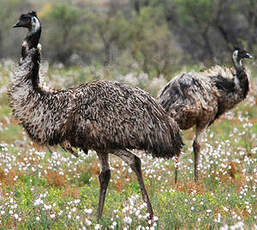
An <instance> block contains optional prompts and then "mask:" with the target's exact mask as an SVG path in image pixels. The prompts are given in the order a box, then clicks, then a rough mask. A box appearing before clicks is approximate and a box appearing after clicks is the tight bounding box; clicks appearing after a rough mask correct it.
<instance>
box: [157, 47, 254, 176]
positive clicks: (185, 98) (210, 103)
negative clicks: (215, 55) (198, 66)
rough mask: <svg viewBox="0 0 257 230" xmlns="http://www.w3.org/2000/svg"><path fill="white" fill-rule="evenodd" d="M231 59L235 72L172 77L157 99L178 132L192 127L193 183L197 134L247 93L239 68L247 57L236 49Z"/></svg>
mask: <svg viewBox="0 0 257 230" xmlns="http://www.w3.org/2000/svg"><path fill="white" fill-rule="evenodd" d="M232 58H233V62H234V66H235V70H234V69H229V68H222V67H220V66H215V67H213V68H211V69H209V70H206V71H204V72H200V73H196V72H189V73H182V74H180V75H178V76H176V77H175V78H173V79H172V80H171V81H170V82H169V83H168V84H167V85H166V86H165V87H164V88H163V89H162V90H161V93H160V95H159V97H158V101H159V103H160V104H161V105H162V106H163V108H164V109H165V110H166V112H167V113H168V114H169V115H170V116H171V117H172V118H174V120H175V121H176V122H177V123H178V125H179V127H180V128H181V129H189V128H191V127H193V126H194V125H195V126H196V133H195V137H194V141H193V149H194V157H195V160H194V171H195V180H196V181H197V180H198V164H199V153H200V144H199V138H200V135H201V133H202V132H203V130H204V129H205V128H206V127H208V126H210V125H211V124H212V123H213V122H214V121H215V120H216V119H217V118H219V117H220V116H221V115H222V114H224V113H225V112H227V111H228V110H230V109H232V108H233V107H234V106H235V105H237V104H238V103H239V102H241V101H243V100H244V99H245V98H246V96H247V93H248V91H249V81H248V76H247V74H246V72H245V69H244V68H243V66H242V59H243V58H251V55H250V54H248V53H247V52H245V51H243V50H240V49H236V50H235V51H234V52H233V57H232Z"/></svg>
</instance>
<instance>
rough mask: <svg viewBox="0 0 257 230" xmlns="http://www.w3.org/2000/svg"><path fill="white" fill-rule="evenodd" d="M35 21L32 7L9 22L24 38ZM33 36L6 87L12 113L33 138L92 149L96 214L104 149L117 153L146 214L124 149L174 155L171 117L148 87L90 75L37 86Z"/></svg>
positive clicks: (103, 180) (135, 162)
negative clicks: (74, 83) (65, 84)
mask: <svg viewBox="0 0 257 230" xmlns="http://www.w3.org/2000/svg"><path fill="white" fill-rule="evenodd" d="M35 21H36V23H38V22H39V20H38V18H37V16H36V14H35V13H33V12H32V13H28V14H25V15H22V16H21V17H20V19H19V21H18V23H17V24H16V25H15V27H27V28H29V34H30V36H27V38H26V39H28V40H29V41H26V42H27V43H28V44H30V40H31V39H32V40H33V39H34V36H33V35H34V34H35V36H38V34H37V31H38V30H39V29H40V30H41V27H40V26H39V27H38V26H35V25H34V26H33V23H34V22H35ZM39 25H40V22H39ZM31 28H38V30H34V31H33V30H32V29H31ZM37 42H38V40H37ZM37 42H36V43H33V45H32V46H31V47H26V49H25V50H26V52H25V53H26V55H25V58H23V59H21V61H20V65H19V66H18V69H17V71H16V73H15V77H14V79H13V81H12V84H11V87H10V90H9V96H10V102H11V107H12V111H13V115H14V116H15V117H16V118H17V119H18V120H19V121H20V124H21V125H22V126H23V127H24V128H25V130H26V131H27V133H28V135H29V136H30V138H31V139H32V140H34V141H36V142H38V143H39V144H46V145H58V144H60V145H62V144H63V143H67V144H68V145H69V146H70V148H81V149H83V150H84V151H87V150H88V149H93V150H95V151H96V152H97V155H98V157H99V161H100V165H101V173H100V175H99V182H100V194H99V203H98V218H100V217H101V216H102V211H103V205H104V200H105V194H106V190H107V186H108V183H109V180H110V176H111V173H110V168H109V162H108V161H109V160H108V158H109V153H111V154H114V155H116V156H118V157H120V158H121V159H122V160H124V161H125V162H126V163H127V164H128V165H129V166H130V167H131V169H132V170H133V171H134V172H135V173H136V176H137V179H138V182H139V185H140V189H141V193H142V196H143V200H144V201H145V202H146V203H147V211H148V213H149V214H150V218H152V217H153V210H152V206H151V203H150V200H149V197H148V195H147V191H146V189H145V185H144V180H143V177H142V172H141V161H140V159H139V158H138V157H137V156H136V155H134V154H133V153H131V152H130V151H129V150H130V149H139V150H146V152H147V153H151V154H152V155H153V156H154V157H164V158H171V157H173V156H178V155H179V154H180V151H181V148H182V145H183V144H182V139H181V135H180V129H179V127H178V125H177V123H176V122H175V121H174V120H173V119H172V118H170V117H169V116H168V115H167V114H166V112H165V111H164V109H163V108H162V107H161V105H159V104H158V103H157V102H156V101H155V99H153V98H152V97H151V96H150V95H149V94H148V93H146V92H144V91H143V90H141V89H139V88H135V87H131V86H129V85H126V84H122V83H119V82H111V81H95V82H92V83H86V84H84V85H80V86H78V87H74V88H70V89H66V90H56V91H51V92H49V91H46V90H45V89H43V88H41V87H40V86H39V68H40V51H39V49H38V48H37ZM25 46H26V44H25Z"/></svg>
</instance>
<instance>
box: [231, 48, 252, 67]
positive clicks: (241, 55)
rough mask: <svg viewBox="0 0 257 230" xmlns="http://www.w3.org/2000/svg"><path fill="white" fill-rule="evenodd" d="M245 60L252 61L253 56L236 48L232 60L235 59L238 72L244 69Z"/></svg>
mask: <svg viewBox="0 0 257 230" xmlns="http://www.w3.org/2000/svg"><path fill="white" fill-rule="evenodd" d="M244 58H250V59H252V58H253V56H252V55H251V54H249V53H248V52H247V51H245V50H243V49H241V48H238V47H236V48H234V51H233V55H232V59H233V62H234V65H235V68H236V69H237V70H242V68H243V65H242V60H243V59H244Z"/></svg>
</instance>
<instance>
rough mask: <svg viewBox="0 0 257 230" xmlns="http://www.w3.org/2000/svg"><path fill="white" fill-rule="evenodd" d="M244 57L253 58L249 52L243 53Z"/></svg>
mask: <svg viewBox="0 0 257 230" xmlns="http://www.w3.org/2000/svg"><path fill="white" fill-rule="evenodd" d="M244 58H250V59H253V56H252V55H251V54H249V53H246V54H245V55H244Z"/></svg>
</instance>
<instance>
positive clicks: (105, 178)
mask: <svg viewBox="0 0 257 230" xmlns="http://www.w3.org/2000/svg"><path fill="white" fill-rule="evenodd" d="M97 155H98V158H99V161H100V165H101V173H100V175H99V182H100V193H99V202H98V207H97V218H98V220H99V219H100V218H101V217H102V213H103V207H104V201H105V194H106V190H107V187H108V184H109V181H110V178H111V171H110V169H109V163H108V154H106V153H97Z"/></svg>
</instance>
